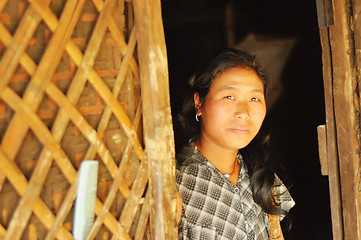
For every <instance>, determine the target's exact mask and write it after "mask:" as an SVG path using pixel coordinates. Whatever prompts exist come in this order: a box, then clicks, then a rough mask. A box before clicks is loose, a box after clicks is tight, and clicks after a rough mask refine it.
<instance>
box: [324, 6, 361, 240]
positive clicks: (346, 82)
mask: <svg viewBox="0 0 361 240" xmlns="http://www.w3.org/2000/svg"><path fill="white" fill-rule="evenodd" d="M352 2H356V1H351V0H334V1H333V4H334V8H333V9H334V11H333V16H334V25H332V26H328V29H325V28H324V29H323V28H320V33H321V34H320V35H321V43H322V47H323V52H324V54H323V61H324V65H325V64H328V65H329V68H327V67H326V68H325V67H324V78H325V79H324V80H325V97H326V117H327V120H330V121H327V141H328V144H327V148H328V153H330V155H328V157H330V156H331V157H332V158H335V157H337V156H338V159H339V163H338V166H337V163H336V162H334V161H333V160H332V161H329V162H328V163H329V173H330V174H334V175H333V176H329V179H330V195H331V208H332V221H333V233H334V239H350V240H352V239H360V230H359V229H360V227H361V225H360V215H361V213H360V210H359V206H360V204H359V201H360V196H359V188H358V184H359V171H358V167H359V162H360V155H359V150H360V142H359V132H360V130H359V129H360V126H359V109H360V105H359V97H358V96H359V89H358V88H359V85H358V82H357V74H356V64H355V51H354V47H355V40H354V37H353V30H352V28H353V22H352V21H351V19H352V15H353V13H352V8H351V4H352ZM355 4H356V3H355ZM354 19H355V18H354ZM355 21H356V19H355ZM355 25H356V24H355ZM327 31H328V32H327ZM327 35H328V36H329V38H326V37H325V36H327ZM327 41H329V44H328V43H327ZM329 46H330V48H329ZM328 49H330V50H331V51H330V52H329V56H330V57H331V61H330V62H329V63H327V61H329V60H327V57H328V56H326V55H327V54H328V53H327V51H328ZM325 53H326V54H325ZM330 73H332V75H331V74H330ZM330 79H331V80H330ZM333 115H334V116H333ZM334 126H335V128H334ZM333 128H334V129H335V132H333ZM334 136H336V138H337V140H336V141H335V142H332V143H330V142H329V139H330V140H332V139H334ZM333 141H334V140H333ZM336 149H337V155H336V154H335V152H334V151H335V150H336ZM337 167H339V172H338V171H337ZM331 168H334V169H333V170H332V169H331ZM338 175H339V182H340V185H341V188H340V190H341V205H342V221H340V219H339V218H340V214H339V213H340V206H339V202H338V200H337V198H339V193H338V190H337V186H339V185H338V183H337V179H338ZM335 186H336V189H335V188H334V187H335ZM335 206H336V209H335V208H334V207H335ZM341 224H342V225H343V226H342V227H343V228H342V230H343V231H342V230H341V227H340V225H341ZM342 233H343V235H342Z"/></svg>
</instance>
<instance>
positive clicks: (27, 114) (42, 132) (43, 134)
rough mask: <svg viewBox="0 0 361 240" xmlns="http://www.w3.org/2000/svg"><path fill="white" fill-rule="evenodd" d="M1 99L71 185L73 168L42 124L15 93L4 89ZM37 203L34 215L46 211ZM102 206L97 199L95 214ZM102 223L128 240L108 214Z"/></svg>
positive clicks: (45, 207) (73, 175)
mask: <svg viewBox="0 0 361 240" xmlns="http://www.w3.org/2000/svg"><path fill="white" fill-rule="evenodd" d="M2 97H3V99H4V100H5V102H6V103H7V104H8V105H9V106H10V107H11V108H13V109H14V110H15V111H16V112H20V113H21V114H22V115H23V117H24V119H27V121H28V123H29V125H30V126H31V127H32V129H33V130H34V132H35V133H36V134H37V136H38V139H39V141H40V142H41V143H42V144H44V145H45V146H46V147H47V148H48V149H49V150H50V151H51V153H52V155H53V157H54V159H55V161H56V162H57V164H58V166H59V168H60V169H61V170H62V172H63V173H64V176H65V177H66V178H67V179H68V181H69V182H70V183H73V182H74V179H75V177H76V171H75V169H74V167H73V166H72V165H71V163H70V161H69V159H68V158H67V157H66V155H65V154H64V152H63V150H62V149H61V148H60V146H59V144H57V143H56V141H55V140H54V139H53V138H52V136H51V134H50V133H49V131H48V129H47V127H46V126H45V125H44V123H43V122H42V121H41V120H40V119H39V118H38V117H37V116H36V114H35V113H34V112H32V110H31V109H30V108H29V107H28V106H27V105H25V104H24V103H23V102H22V101H21V99H20V98H19V97H18V96H17V95H16V93H14V92H13V91H12V90H11V89H10V88H5V89H4V91H3V93H2ZM54 149H55V150H54ZM59 154H63V155H65V156H63V157H59ZM4 157H5V155H4ZM3 169H7V168H3ZM25 188H26V187H25ZM22 193H23V192H22ZM39 202H40V203H42V201H41V200H40V199H37V201H36V203H35V204H34V208H33V210H34V211H37V212H35V214H37V213H38V212H39V211H40V210H39V208H40V209H41V208H44V209H47V206H46V205H45V204H43V205H44V206H40V207H39V206H38V204H39ZM102 206H103V204H102V203H101V201H100V200H99V199H97V201H96V205H95V211H96V214H98V213H99V212H100V210H101V208H102ZM44 211H45V210H44ZM40 213H41V211H40ZM39 215H40V216H38V217H39V218H40V220H44V218H41V214H39ZM53 221H54V220H52V221H50V220H47V222H46V225H45V224H44V225H45V226H46V227H47V228H48V229H49V228H50V227H51V225H50V226H48V225H49V222H51V223H52V222H53ZM104 223H105V224H106V226H107V227H108V229H109V230H111V231H112V232H113V234H115V235H116V236H117V237H119V238H126V239H129V236H128V234H127V233H126V232H125V231H124V230H123V228H122V227H121V226H120V224H119V223H118V221H117V220H116V219H115V218H114V217H113V216H112V215H111V214H110V213H109V214H106V218H105V221H104ZM58 234H59V233H58Z"/></svg>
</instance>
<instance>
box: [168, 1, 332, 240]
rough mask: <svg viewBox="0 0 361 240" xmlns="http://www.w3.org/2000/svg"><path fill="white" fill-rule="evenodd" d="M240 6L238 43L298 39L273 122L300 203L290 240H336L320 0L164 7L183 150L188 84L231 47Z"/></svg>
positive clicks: (284, 174) (277, 150) (282, 171)
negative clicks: (323, 155)
mask: <svg viewBox="0 0 361 240" xmlns="http://www.w3.org/2000/svg"><path fill="white" fill-rule="evenodd" d="M227 4H232V13H233V18H232V19H233V31H234V40H235V42H239V41H241V40H242V39H243V38H244V37H245V36H246V35H247V34H249V33H254V34H261V35H265V36H272V37H280V38H294V39H295V40H296V43H295V45H294V48H293V50H292V52H291V54H290V55H289V57H288V61H287V63H286V64H285V66H284V69H283V72H282V75H281V83H282V89H283V90H282V93H281V95H280V97H279V98H278V100H277V102H276V103H275V104H274V105H273V107H272V109H271V110H270V111H269V112H268V118H269V119H268V120H269V122H270V124H271V127H272V140H271V141H272V151H273V154H274V156H275V157H276V158H278V160H279V161H280V163H281V165H282V166H283V168H281V167H280V168H279V171H278V172H277V174H278V175H279V176H280V177H281V179H282V180H284V182H285V183H286V185H287V186H288V187H290V192H291V194H292V196H293V198H294V199H295V201H296V206H295V207H294V208H293V209H292V210H291V212H290V214H289V217H290V219H291V221H292V228H291V230H290V231H288V232H287V231H286V230H285V228H286V224H284V223H282V224H283V225H284V226H283V229H284V235H285V239H288V240H296V239H302V240H303V239H318V240H319V239H332V226H331V212H330V200H329V189H328V178H327V176H322V175H321V170H320V163H319V158H318V143H317V129H316V128H317V126H318V125H321V124H325V109H324V92H323V80H322V60H321V51H322V50H321V45H320V40H319V30H318V24H317V13H316V3H315V1H286V0H279V1H265V0H258V1H236V0H233V1H219V0H197V1H190V0H183V1H162V10H163V21H164V31H165V38H166V44H167V53H168V64H169V79H170V94H171V105H172V112H173V119H174V121H173V123H174V131H175V141H176V151H178V149H179V148H180V146H181V145H182V144H184V143H185V141H186V139H185V137H184V135H183V133H182V130H181V128H180V126H179V123H178V122H177V121H176V117H175V116H176V114H177V113H178V112H179V111H180V108H181V105H182V100H183V96H184V94H185V93H186V92H187V90H188V89H187V81H188V79H189V78H190V77H191V75H192V74H193V73H194V72H195V71H196V70H197V68H198V67H199V66H200V64H201V63H202V62H203V61H204V60H205V59H206V58H207V57H209V56H210V54H211V53H213V52H214V51H215V50H218V49H220V48H224V47H226V46H227V37H226V36H227V35H226V34H227V31H226V27H225V19H226V14H225V9H226V5H227Z"/></svg>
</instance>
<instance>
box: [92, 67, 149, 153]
mask: <svg viewBox="0 0 361 240" xmlns="http://www.w3.org/2000/svg"><path fill="white" fill-rule="evenodd" d="M94 73H95V71H94V70H93V69H92V70H91V71H90V73H89V82H90V83H91V84H92V85H93V87H94V88H95V89H97V91H98V93H99V95H100V96H101V97H102V99H103V100H104V101H105V102H106V103H107V104H108V105H109V106H110V107H111V108H112V110H113V114H114V115H115V117H116V118H117V119H118V121H119V124H120V126H121V127H122V129H123V131H124V133H125V134H126V136H127V137H128V138H129V139H130V140H131V143H132V144H133V147H134V150H135V153H136V154H137V156H138V158H139V159H142V157H143V147H142V145H141V144H140V142H139V139H138V136H137V133H136V131H135V129H134V127H133V125H132V124H131V122H130V120H129V117H128V115H127V114H126V112H125V111H124V109H123V108H122V107H121V105H120V104H119V102H118V100H117V99H115V98H114V97H113V96H112V93H111V91H110V90H109V88H108V86H107V85H106V84H105V83H104V82H103V81H98V80H97V79H95V78H93V76H94V75H93V74H94Z"/></svg>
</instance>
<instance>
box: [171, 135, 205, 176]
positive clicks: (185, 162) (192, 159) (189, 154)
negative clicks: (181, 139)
mask: <svg viewBox="0 0 361 240" xmlns="http://www.w3.org/2000/svg"><path fill="white" fill-rule="evenodd" d="M176 158H177V169H178V170H181V171H183V170H184V169H186V168H189V167H196V166H198V165H203V164H204V163H206V162H207V160H206V159H205V158H204V157H203V156H202V154H200V153H199V152H198V151H197V150H196V149H195V148H194V147H193V143H192V140H189V141H188V143H187V144H186V145H184V146H183V148H182V150H181V151H180V152H179V153H177V155H176Z"/></svg>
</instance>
